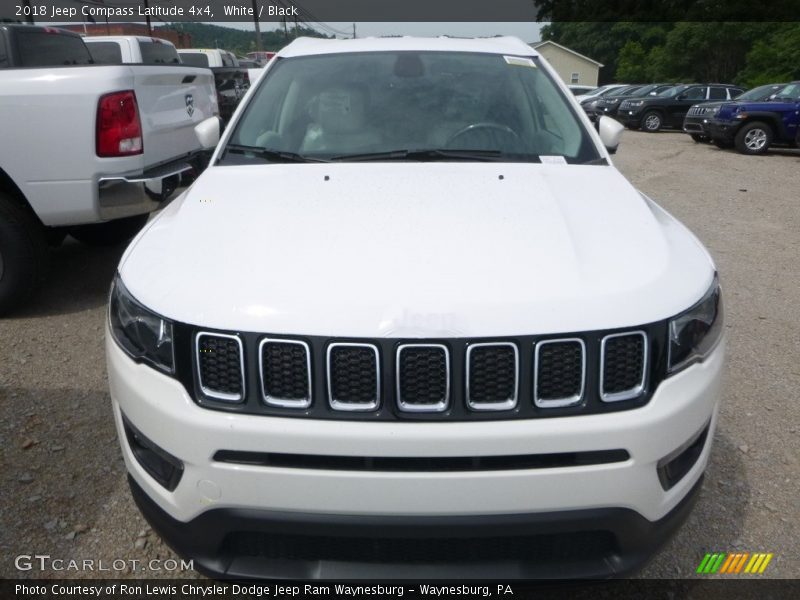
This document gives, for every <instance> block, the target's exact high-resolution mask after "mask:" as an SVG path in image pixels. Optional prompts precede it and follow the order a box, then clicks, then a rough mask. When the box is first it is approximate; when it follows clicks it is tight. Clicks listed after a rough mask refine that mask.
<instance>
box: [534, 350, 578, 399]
mask: <svg viewBox="0 0 800 600" xmlns="http://www.w3.org/2000/svg"><path fill="white" fill-rule="evenodd" d="M535 356H536V358H535V360H534V384H533V389H534V391H533V400H534V402H535V403H536V405H537V406H541V407H558V406H570V405H572V404H578V403H579V402H580V401H581V400H582V399H583V390H584V387H585V383H586V347H585V345H584V343H583V340H581V339H578V338H569V339H560V340H544V341H541V342H539V343H538V344H537V345H536V350H535Z"/></svg>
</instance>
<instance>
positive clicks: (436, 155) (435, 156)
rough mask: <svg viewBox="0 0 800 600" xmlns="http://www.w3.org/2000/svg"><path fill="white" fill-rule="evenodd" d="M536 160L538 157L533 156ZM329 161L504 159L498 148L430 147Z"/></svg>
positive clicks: (345, 156)
mask: <svg viewBox="0 0 800 600" xmlns="http://www.w3.org/2000/svg"><path fill="white" fill-rule="evenodd" d="M533 158H535V159H536V161H537V162H538V160H539V157H538V156H537V157H533ZM330 160H331V161H342V162H349V161H352V162H360V161H371V160H374V161H390V160H417V161H423V162H424V161H434V160H478V161H487V162H491V161H500V160H506V158H505V157H504V155H503V153H502V152H500V151H499V150H447V149H437V148H432V149H429V150H391V151H388V152H369V153H364V154H341V155H339V156H333V157H331V159H330Z"/></svg>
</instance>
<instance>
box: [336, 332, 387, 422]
mask: <svg viewBox="0 0 800 600" xmlns="http://www.w3.org/2000/svg"><path fill="white" fill-rule="evenodd" d="M348 349H353V350H355V349H361V350H363V351H367V352H351V353H350V355H349V356H347V357H344V355H343V354H342V353H343V352H346V351H347V350H348ZM337 353H339V354H338V356H337ZM368 357H369V359H368ZM338 359H342V360H346V361H347V362H349V363H350V365H351V367H354V368H349V369H343V367H342V366H338V367H337V366H336V365H335V364H333V363H334V361H337V360H338ZM325 362H326V365H327V366H326V373H327V378H328V403H329V405H330V407H331V408H333V409H334V410H341V411H370V410H375V409H376V408H378V406H379V405H380V390H381V372H380V353H379V352H378V347H377V346H375V345H374V344H364V343H353V342H334V343H332V344H329V345H328V350H327V354H326V360H325ZM367 362H372V363H373V366H371V367H365V364H366V363H367ZM359 363H360V364H359ZM373 386H374V388H373ZM367 388H369V389H367ZM372 389H374V394H371V395H370V393H369V392H370V391H371V390H372ZM348 394H349V395H350V397H348V398H345V397H343V396H344V395H348Z"/></svg>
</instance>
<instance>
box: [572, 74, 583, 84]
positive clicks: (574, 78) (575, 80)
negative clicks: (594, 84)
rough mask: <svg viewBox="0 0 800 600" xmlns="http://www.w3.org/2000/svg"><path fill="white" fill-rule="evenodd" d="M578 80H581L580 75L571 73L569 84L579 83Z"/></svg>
mask: <svg viewBox="0 0 800 600" xmlns="http://www.w3.org/2000/svg"><path fill="white" fill-rule="evenodd" d="M580 79H581V74H580V73H573V74H572V76H571V77H570V83H579V82H580Z"/></svg>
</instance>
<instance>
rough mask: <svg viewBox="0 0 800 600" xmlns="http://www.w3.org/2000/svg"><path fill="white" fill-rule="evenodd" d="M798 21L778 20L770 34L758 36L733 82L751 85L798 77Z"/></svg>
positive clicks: (799, 73) (799, 40) (799, 29)
mask: <svg viewBox="0 0 800 600" xmlns="http://www.w3.org/2000/svg"><path fill="white" fill-rule="evenodd" d="M798 49H800V23H785V24H780V25H779V26H778V27H777V28H776V29H775V31H773V32H772V34H771V35H769V36H767V37H764V38H762V39H759V40H757V41H756V42H755V43H754V44H753V46H752V48H751V49H750V51H749V52H748V53H747V58H746V63H745V67H744V69H742V70H741V71H740V72H739V73H738V75H737V76H736V82H737V83H741V84H744V85H747V86H750V87H755V86H757V85H763V84H765V83H779V82H782V81H791V80H793V79H800V60H798V56H797V53H798Z"/></svg>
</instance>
